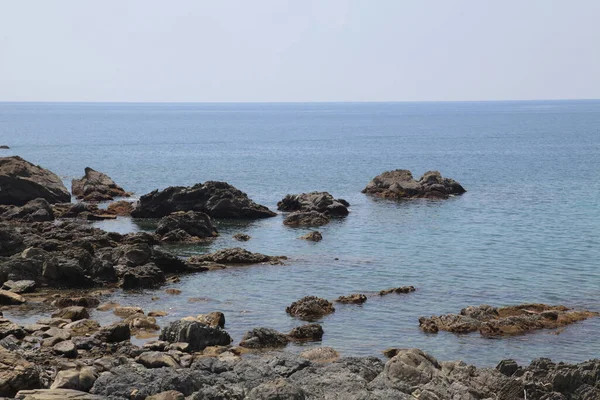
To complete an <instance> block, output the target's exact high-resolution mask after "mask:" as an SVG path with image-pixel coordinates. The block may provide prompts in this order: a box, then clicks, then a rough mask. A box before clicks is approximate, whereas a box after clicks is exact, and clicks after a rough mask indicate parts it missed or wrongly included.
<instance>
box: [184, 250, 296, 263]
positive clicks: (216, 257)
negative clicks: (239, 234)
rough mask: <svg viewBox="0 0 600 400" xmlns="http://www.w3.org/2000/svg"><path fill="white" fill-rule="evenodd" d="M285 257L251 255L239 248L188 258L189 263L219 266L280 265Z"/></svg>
mask: <svg viewBox="0 0 600 400" xmlns="http://www.w3.org/2000/svg"><path fill="white" fill-rule="evenodd" d="M285 259H287V257H285V256H267V255H264V254H260V253H251V252H249V251H248V250H244V249H242V248H240V247H235V248H231V249H221V250H218V251H216V252H214V253H211V254H204V255H201V256H193V257H190V259H189V262H190V263H203V262H207V261H209V262H214V263H219V264H260V263H271V264H281V260H285Z"/></svg>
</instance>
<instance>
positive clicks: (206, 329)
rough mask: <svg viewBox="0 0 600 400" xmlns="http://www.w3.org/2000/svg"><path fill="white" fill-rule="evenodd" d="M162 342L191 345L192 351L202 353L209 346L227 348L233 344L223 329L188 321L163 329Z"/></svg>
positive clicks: (171, 324)
mask: <svg viewBox="0 0 600 400" xmlns="http://www.w3.org/2000/svg"><path fill="white" fill-rule="evenodd" d="M160 340H164V341H167V342H170V343H177V342H185V343H189V344H190V348H191V351H200V350H203V349H204V348H205V347H207V346H216V345H220V346H226V345H229V344H230V343H231V337H230V336H229V334H228V333H227V332H225V331H224V330H222V329H221V328H218V327H217V328H214V327H210V326H208V325H205V324H203V323H201V322H198V321H186V320H179V321H174V322H172V323H170V324H169V325H168V326H166V327H165V328H163V330H162V332H161V334H160Z"/></svg>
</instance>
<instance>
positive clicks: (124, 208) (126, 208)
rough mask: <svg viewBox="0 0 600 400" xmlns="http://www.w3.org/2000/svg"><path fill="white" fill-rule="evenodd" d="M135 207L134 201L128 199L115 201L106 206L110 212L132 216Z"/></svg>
mask: <svg viewBox="0 0 600 400" xmlns="http://www.w3.org/2000/svg"><path fill="white" fill-rule="evenodd" d="M133 209H134V206H133V203H131V202H129V201H127V200H120V201H115V202H114V203H110V204H109V205H108V207H107V208H106V212H107V213H108V214H113V215H119V216H130V215H131V213H132V211H133Z"/></svg>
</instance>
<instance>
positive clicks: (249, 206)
mask: <svg viewBox="0 0 600 400" xmlns="http://www.w3.org/2000/svg"><path fill="white" fill-rule="evenodd" d="M177 211H200V212H203V213H205V214H208V215H210V216H211V217H212V218H267V217H273V216H275V215H276V214H275V213H274V212H273V211H271V210H269V209H268V208H267V207H265V206H262V205H259V204H256V203H255V202H254V201H252V200H251V199H250V198H248V195H247V194H246V193H244V192H242V191H240V190H238V189H236V188H235V187H233V186H231V185H230V184H228V183H226V182H215V181H208V182H205V183H203V184H202V183H199V184H197V185H194V186H192V187H183V186H171V187H168V188H166V189H164V190H161V191H158V190H155V191H153V192H151V193H148V194H146V195H144V196H142V197H141V198H140V200H139V202H138V205H137V207H136V209H135V210H134V211H133V212H132V214H131V215H132V216H133V217H136V218H162V217H165V216H167V215H169V214H171V213H174V212H177Z"/></svg>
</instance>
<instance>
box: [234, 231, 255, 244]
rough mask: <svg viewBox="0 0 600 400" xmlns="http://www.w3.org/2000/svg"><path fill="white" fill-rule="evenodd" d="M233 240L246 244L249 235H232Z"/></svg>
mask: <svg viewBox="0 0 600 400" xmlns="http://www.w3.org/2000/svg"><path fill="white" fill-rule="evenodd" d="M233 238H234V239H235V240H237V241H238V242H247V241H248V240H250V239H251V238H250V235H246V234H245V233H236V234H235V235H233Z"/></svg>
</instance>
